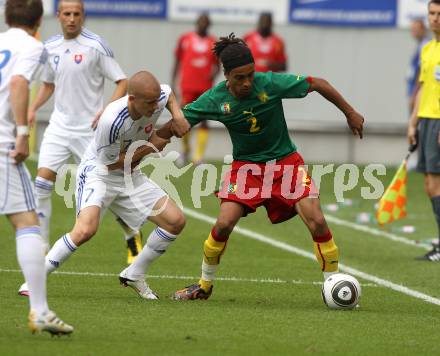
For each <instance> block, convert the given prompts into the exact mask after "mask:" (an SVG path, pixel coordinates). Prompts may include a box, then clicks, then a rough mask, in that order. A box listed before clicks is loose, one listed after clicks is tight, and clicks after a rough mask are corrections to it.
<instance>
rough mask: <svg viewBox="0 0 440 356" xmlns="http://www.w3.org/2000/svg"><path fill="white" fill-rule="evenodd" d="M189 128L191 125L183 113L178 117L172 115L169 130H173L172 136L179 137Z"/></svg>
mask: <svg viewBox="0 0 440 356" xmlns="http://www.w3.org/2000/svg"><path fill="white" fill-rule="evenodd" d="M190 128H191V126H190V124H189V122H188V121H187V120H186V119H185V117H184V116H183V115H182V116H179V117H173V121H172V122H171V131H172V132H173V134H174V136H176V137H179V138H180V137H183V136H185V135H186V134H187V133H188V131H189V130H190Z"/></svg>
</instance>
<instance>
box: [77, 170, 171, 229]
mask: <svg viewBox="0 0 440 356" xmlns="http://www.w3.org/2000/svg"><path fill="white" fill-rule="evenodd" d="M128 181H129V182H128V184H127V183H126V181H125V180H124V176H122V175H121V176H117V175H103V174H102V173H101V174H100V172H99V168H97V167H96V166H94V165H90V164H87V162H86V163H85V164H81V165H80V166H79V167H78V171H77V175H76V212H77V215H78V214H79V213H80V211H81V210H82V209H84V208H86V207H89V206H98V207H100V208H101V219H102V217H103V216H104V213H105V211H106V210H107V208H108V209H110V210H111V211H112V212H113V213H114V214H115V215H116V216H119V217H120V218H121V219H122V220H123V221H124V222H125V223H126V224H127V225H128V226H129V227H130V228H132V229H134V230H139V229H140V227H141V226H142V225H143V224H144V223H145V221H146V220H147V218H148V217H149V216H151V215H153V214H156V213H157V212H156V211H153V208H154V205H155V204H156V203H157V201H158V200H159V199H160V198H162V197H164V196H167V194H166V193H165V192H164V191H163V190H162V189H161V188H160V187H159V186H158V185H157V184H156V183H154V182H153V181H152V180H150V179H149V178H148V177H147V176H146V175H145V174H143V173H141V172H137V173H133V175H131V179H128Z"/></svg>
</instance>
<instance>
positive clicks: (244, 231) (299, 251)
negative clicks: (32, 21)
mask: <svg viewBox="0 0 440 356" xmlns="http://www.w3.org/2000/svg"><path fill="white" fill-rule="evenodd" d="M183 210H184V212H185V214H186V215H189V216H191V217H193V218H195V219H197V220H201V221H205V222H207V223H209V224H211V225H213V224H215V221H216V219H214V218H213V217H211V216H208V215H205V214H202V213H199V212H197V211H195V210H192V209H189V208H186V207H184V209H183ZM234 231H235V232H236V233H239V234H240V235H243V236H246V237H249V238H251V239H253V240H257V241H260V242H263V243H266V244H268V245H271V246H274V247H277V248H279V249H281V250H284V251H288V252H292V253H294V254H297V255H300V256H303V257H305V258H308V259H311V260H314V261H316V257H315V255H314V254H313V253H310V252H307V251H305V250H302V249H300V248H297V247H295V246H292V245H289V244H287V243H285V242H281V241H277V240H274V239H272V238H270V237H268V236H265V235H263V234H260V233H258V232H254V231H252V230H248V229H245V228H242V227H239V226H236V227H235V228H234ZM339 269H340V270H341V271H344V272H347V273H350V274H352V275H353V276H356V277H359V278H363V279H365V280H367V281H370V282H373V283H376V284H378V285H380V286H383V287H386V288H389V289H392V290H394V291H396V292H400V293H403V294H406V295H409V296H411V297H414V298H417V299H421V300H424V301H425V302H428V303H432V304H435V305H439V306H440V299H438V298H434V297H432V296H430V295H427V294H424V293H421V292H418V291H416V290H413V289H410V288H408V287H405V286H403V285H400V284H396V283H393V282H391V281H388V280H386V279H382V278H379V277H376V276H373V275H371V274H368V273H365V272H362V271H359V270H357V269H354V268H351V267H349V266H347V265H344V264H341V263H340V264H339Z"/></svg>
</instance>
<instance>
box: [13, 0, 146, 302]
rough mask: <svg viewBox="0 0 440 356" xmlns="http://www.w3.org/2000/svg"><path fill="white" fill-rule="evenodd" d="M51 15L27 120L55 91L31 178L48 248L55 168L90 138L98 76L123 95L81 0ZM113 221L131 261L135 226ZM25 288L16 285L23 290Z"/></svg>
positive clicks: (64, 0)
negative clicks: (53, 24) (53, 32)
mask: <svg viewBox="0 0 440 356" xmlns="http://www.w3.org/2000/svg"><path fill="white" fill-rule="evenodd" d="M57 16H58V20H59V22H60V25H61V28H62V32H63V33H62V34H60V35H57V36H54V37H52V38H50V39H49V40H47V41H46V42H45V47H46V49H47V51H48V53H49V60H48V63H47V65H46V67H45V71H44V72H43V77H42V80H43V85H42V86H41V89H40V90H39V93H38V95H37V98H36V100H35V101H34V102H33V103H32V105H31V106H30V110H29V118H30V123H31V124H32V123H33V122H34V121H35V112H36V111H37V110H38V108H39V107H41V106H42V105H43V104H44V103H45V102H46V101H47V100H48V99H49V98H50V97H51V96H52V94H53V93H55V104H54V111H53V113H52V115H51V118H50V123H49V126H48V128H47V129H46V131H45V134H44V138H43V142H42V144H41V147H40V155H39V161H38V174H37V177H36V179H35V190H36V196H37V213H38V216H39V218H40V223H41V233H42V235H43V237H44V238H45V239H46V241H47V249H48V250H49V226H50V218H51V211H52V206H51V195H52V190H53V186H54V182H55V179H56V174H57V172H58V171H59V169H60V168H61V167H62V166H63V165H64V164H65V163H67V161H68V160H69V159H70V158H71V157H73V158H74V159H75V160H76V161H77V162H78V163H79V162H80V160H81V158H82V155H83V153H84V151H85V149H86V148H87V146H88V144H89V143H90V140H91V138H92V136H93V130H92V126H93V125H94V124H95V121H96V120H97V119H98V118H99V115H100V114H101V113H102V110H103V94H104V80H105V79H106V78H107V79H109V80H110V81H112V82H114V83H116V88H115V89H114V92H113V95H112V97H111V99H110V101H114V100H116V99H119V98H120V97H122V96H124V95H125V94H126V90H127V79H126V76H125V74H124V73H123V71H122V70H121V68H120V66H119V64H118V63H117V62H116V60H115V59H114V57H113V52H112V50H111V49H110V47H109V46H108V45H107V44H106V43H105V42H104V40H103V39H102V38H101V37H99V36H98V35H96V34H94V33H92V32H90V31H88V30H87V29H85V28H83V23H84V6H83V2H82V1H81V0H61V1H59V3H58V13H57ZM118 222H119V223H120V224H121V225H122V227H123V228H124V232H125V238H126V240H127V247H128V258H127V262H128V263H131V262H132V260H133V258H134V256H136V255H137V253H138V249H140V248H141V247H142V245H141V237H140V232H138V231H132V230H130V229H128V227H127V226H126V224H124V222H123V221H122V220H121V219H118ZM25 289H26V288H25V287H23V288H22V289H20V290H21V291H22V293H23V294H26V293H25ZM23 290H24V292H23ZM20 294H21V293H20Z"/></svg>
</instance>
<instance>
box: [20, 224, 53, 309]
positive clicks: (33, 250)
mask: <svg viewBox="0 0 440 356" xmlns="http://www.w3.org/2000/svg"><path fill="white" fill-rule="evenodd" d="M16 244H17V259H18V263H19V264H20V267H21V270H22V271H23V274H24V278H25V280H26V283H27V285H28V288H29V302H30V306H31V310H33V311H34V312H35V313H36V314H37V316H41V315H43V314H44V313H46V312H48V311H49V307H48V306H47V297H46V271H45V268H44V254H45V252H46V251H45V245H44V241H43V239H42V238H41V235H40V227H39V226H29V227H25V228H22V229H19V230H17V231H16Z"/></svg>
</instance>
